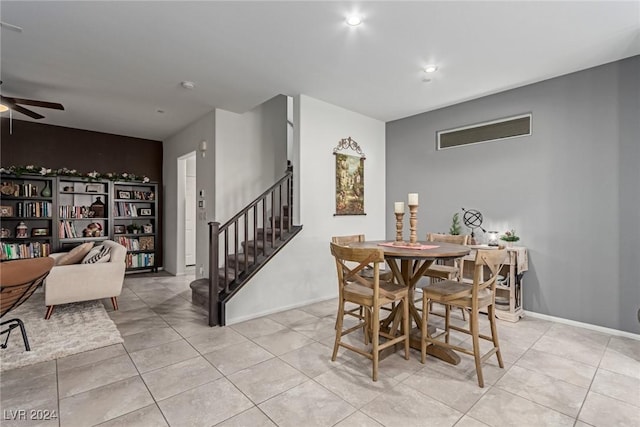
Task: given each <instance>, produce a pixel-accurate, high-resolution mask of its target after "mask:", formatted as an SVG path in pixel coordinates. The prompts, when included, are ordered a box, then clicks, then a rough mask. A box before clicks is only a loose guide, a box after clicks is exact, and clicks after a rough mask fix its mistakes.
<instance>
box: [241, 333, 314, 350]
mask: <svg viewBox="0 0 640 427" xmlns="http://www.w3.org/2000/svg"><path fill="white" fill-rule="evenodd" d="M253 341H254V342H255V343H256V344H258V345H260V346H262V347H264V348H265V349H266V350H268V351H269V352H270V353H272V354H275V355H276V356H280V355H282V354H285V353H288V352H290V351H292V350H295V349H298V348H300V347H303V346H305V345H307V344H311V343H312V342H314V341H313V340H312V339H311V338H308V337H306V336H304V335H302V334H300V333H298V332H295V331H292V330H289V329H287V330H283V331H280V332H277V333H275V334H271V335H263V336H261V337H257V338H254V339H253Z"/></svg>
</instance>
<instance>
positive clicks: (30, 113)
mask: <svg viewBox="0 0 640 427" xmlns="http://www.w3.org/2000/svg"><path fill="white" fill-rule="evenodd" d="M0 100H1V101H2V103H3V104H5V105H6V106H7V107H9V108H10V109H12V110H13V111H17V112H18V113H22V114H24V115H25V116H29V117H31V118H32V119H36V120H37V119H44V116H43V115H41V114H38V113H36V112H35V111H31V110H28V109H26V108H24V107H21V106H19V105H18V104H16V103H15V102H14V101H13V99H12V98H7V97H6V96H2V95H0Z"/></svg>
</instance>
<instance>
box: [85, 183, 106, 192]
mask: <svg viewBox="0 0 640 427" xmlns="http://www.w3.org/2000/svg"><path fill="white" fill-rule="evenodd" d="M102 190H103V187H102V184H87V185H86V187H85V188H84V191H85V192H87V193H101V192H102Z"/></svg>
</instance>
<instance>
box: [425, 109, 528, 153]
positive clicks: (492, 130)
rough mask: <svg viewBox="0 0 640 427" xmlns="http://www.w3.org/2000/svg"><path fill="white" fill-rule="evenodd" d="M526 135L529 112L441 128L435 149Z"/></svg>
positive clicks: (437, 135) (437, 134)
mask: <svg viewBox="0 0 640 427" xmlns="http://www.w3.org/2000/svg"><path fill="white" fill-rule="evenodd" d="M528 135H531V113H529V114H521V115H519V116H514V117H508V118H504V119H498V120H492V121H490V122H484V123H478V124H475V125H470V126H463V127H459V128H456V129H449V130H441V131H438V132H437V133H436V141H437V149H438V150H444V149H447V148H455V147H462V146H465V145H472V144H480V143H482V142H490V141H500V140H503V139H509V138H516V137H519V136H528Z"/></svg>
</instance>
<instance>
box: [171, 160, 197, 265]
mask: <svg viewBox="0 0 640 427" xmlns="http://www.w3.org/2000/svg"><path fill="white" fill-rule="evenodd" d="M196 192H197V191H196V152H195V151H192V152H191V153H188V154H185V155H184V156H181V157H179V158H178V191H177V193H178V194H177V195H178V212H177V213H178V215H177V218H176V219H177V221H176V229H177V230H176V231H177V236H178V247H177V251H176V254H177V260H176V261H177V265H176V270H177V272H176V273H177V274H184V273H186V272H189V271H191V270H192V269H193V267H192V266H195V264H196V203H197V201H196Z"/></svg>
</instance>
